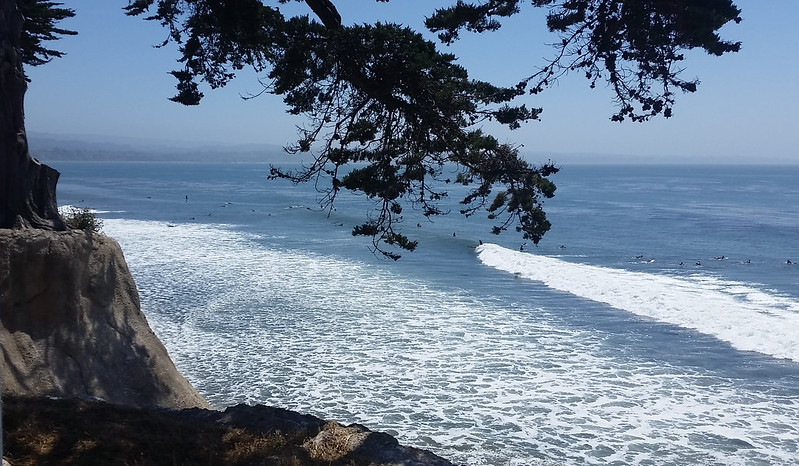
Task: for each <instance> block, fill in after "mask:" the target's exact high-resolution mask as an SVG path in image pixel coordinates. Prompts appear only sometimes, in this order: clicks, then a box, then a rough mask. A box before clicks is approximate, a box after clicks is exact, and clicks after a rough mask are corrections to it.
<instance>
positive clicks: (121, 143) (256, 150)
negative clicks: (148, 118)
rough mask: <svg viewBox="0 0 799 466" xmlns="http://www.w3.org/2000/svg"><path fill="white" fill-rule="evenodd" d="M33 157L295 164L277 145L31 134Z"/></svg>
mask: <svg viewBox="0 0 799 466" xmlns="http://www.w3.org/2000/svg"><path fill="white" fill-rule="evenodd" d="M28 144H29V146H30V151H31V154H32V155H33V156H34V157H36V158H37V159H39V160H41V161H42V162H48V161H104V162H105V161H109V162H113V161H116V162H250V163H256V162H296V161H297V160H298V159H297V158H296V157H293V156H291V155H289V154H286V152H285V151H284V150H283V148H282V147H281V146H279V145H276V144H262V145H256V144H239V145H229V146H226V145H221V144H204V145H203V144H197V145H192V144H190V143H187V144H178V143H170V142H158V141H146V140H141V141H139V140H135V139H124V138H116V139H115V138H102V137H92V136H75V137H72V136H61V135H49V134H35V133H34V134H28Z"/></svg>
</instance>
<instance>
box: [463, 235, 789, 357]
mask: <svg viewBox="0 0 799 466" xmlns="http://www.w3.org/2000/svg"><path fill="white" fill-rule="evenodd" d="M477 252H478V255H479V257H480V260H481V261H482V262H483V263H484V264H486V265H488V266H491V267H495V268H497V269H499V270H503V271H506V272H509V273H513V274H515V275H516V276H518V277H521V278H525V279H529V280H535V281H539V282H542V283H544V284H546V285H547V286H548V287H550V288H552V289H555V290H560V291H565V292H568V293H572V294H574V295H576V296H580V297H583V298H586V299H590V300H593V301H597V302H601V303H606V304H609V305H610V306H613V307H615V308H618V309H623V310H625V311H628V312H632V313H634V314H637V315H640V316H644V317H650V318H652V319H656V320H658V321H660V322H667V323H670V324H674V325H679V326H681V327H686V328H691V329H695V330H697V331H699V332H702V333H706V334H708V335H712V336H715V337H717V338H719V339H721V340H724V341H726V342H728V343H730V344H731V345H732V346H734V347H735V348H737V349H740V350H742V351H757V352H760V353H764V354H768V355H770V356H775V357H778V358H786V359H791V360H793V361H796V362H799V301H797V300H796V299H793V298H789V297H785V296H780V295H778V294H774V293H769V292H766V291H763V290H760V289H757V288H753V287H752V286H749V285H747V284H745V283H738V282H733V281H725V280H719V279H717V278H714V277H709V276H704V275H700V274H694V275H691V276H688V277H670V276H665V275H657V274H651V273H642V272H632V271H628V270H624V269H613V268H608V267H597V266H593V265H586V264H579V263H572V262H568V261H564V260H561V259H558V258H554V257H546V256H541V255H536V254H527V253H524V252H518V251H513V250H509V249H507V248H503V247H501V246H498V245H495V244H485V245H481V246H478V248H477Z"/></svg>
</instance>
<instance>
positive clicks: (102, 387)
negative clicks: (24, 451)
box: [0, 229, 209, 409]
mask: <svg viewBox="0 0 799 466" xmlns="http://www.w3.org/2000/svg"><path fill="white" fill-rule="evenodd" d="M0 320H1V321H2V328H1V329H0V344H1V345H2V352H3V360H2V388H3V394H4V395H5V394H9V395H16V396H27V397H35V396H55V397H65V398H83V397H91V398H100V399H102V400H105V401H108V402H111V403H115V404H123V405H130V406H138V407H144V406H161V407H167V408H174V409H179V408H190V407H200V408H208V407H209V405H208V403H207V402H206V401H205V400H204V399H203V398H202V397H201V396H200V395H199V394H198V393H197V391H196V390H195V389H194V388H193V387H192V386H191V385H190V384H189V383H188V381H186V379H185V378H184V377H183V376H182V375H181V374H180V373H179V372H178V371H177V369H176V368H175V366H174V364H173V363H172V361H171V360H170V359H169V356H168V354H167V352H166V349H165V348H164V346H163V344H162V343H161V342H160V341H159V340H158V338H157V337H156V336H155V334H154V333H153V332H152V330H151V329H150V327H149V325H148V324H147V320H146V318H145V317H144V314H142V312H141V310H140V307H139V296H138V292H137V291H136V285H135V283H134V281H133V277H132V276H131V275H130V272H129V271H128V267H127V264H126V263H125V259H124V257H123V255H122V251H121V249H120V247H119V245H118V244H117V243H116V241H114V240H113V239H111V238H108V237H105V236H102V235H98V234H92V233H88V232H83V231H66V232H51V231H42V230H31V229H23V230H0Z"/></svg>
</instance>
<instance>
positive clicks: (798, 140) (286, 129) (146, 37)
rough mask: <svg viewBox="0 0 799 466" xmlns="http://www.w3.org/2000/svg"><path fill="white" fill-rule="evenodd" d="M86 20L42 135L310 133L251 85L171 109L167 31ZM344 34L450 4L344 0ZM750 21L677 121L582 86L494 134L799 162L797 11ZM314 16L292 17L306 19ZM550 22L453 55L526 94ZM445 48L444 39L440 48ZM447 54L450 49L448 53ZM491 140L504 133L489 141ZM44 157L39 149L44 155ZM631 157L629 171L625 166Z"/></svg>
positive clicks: (697, 70) (685, 100)
mask: <svg viewBox="0 0 799 466" xmlns="http://www.w3.org/2000/svg"><path fill="white" fill-rule="evenodd" d="M66 3H67V5H68V6H70V7H72V8H74V9H75V10H76V13H77V15H76V17H75V18H72V19H70V20H67V21H65V22H64V26H66V27H68V28H72V29H75V30H77V31H78V32H79V35H78V36H74V37H67V38H64V39H62V40H60V41H58V42H57V43H52V45H53V46H54V47H55V48H57V49H59V50H62V51H65V52H67V55H66V56H65V57H64V58H62V59H59V60H55V61H53V62H52V63H49V64H47V65H44V66H41V67H37V68H29V69H28V70H27V72H28V75H29V77H30V78H31V83H30V86H29V89H28V94H27V98H26V119H27V120H26V122H27V123H26V124H27V128H28V131H29V132H30V133H34V134H35V133H40V134H41V133H47V134H56V135H75V136H79V137H84V136H103V137H106V138H108V139H116V138H121V139H127V138H137V139H146V140H158V141H174V142H182V143H186V142H197V143H221V144H230V143H236V144H238V143H270V144H280V145H283V144H286V143H288V142H290V141H291V140H292V138H293V136H294V134H295V130H294V128H295V125H297V124H300V123H301V122H302V120H301V119H300V118H298V117H292V116H290V115H288V114H286V113H285V111H284V106H283V103H282V101H281V100H280V98H278V97H275V96H264V97H260V98H258V99H255V100H250V101H244V100H242V99H241V98H240V97H239V96H240V95H241V94H247V93H253V92H257V91H258V90H259V84H258V81H257V75H255V74H253V73H245V74H243V75H241V76H239V77H238V78H237V79H236V80H234V81H233V82H232V83H231V84H229V85H228V86H227V87H226V88H224V89H220V90H214V91H211V90H207V91H206V92H205V94H206V97H205V99H204V100H203V102H202V104H201V105H200V106H198V107H184V106H182V105H179V104H175V103H172V102H169V101H168V100H167V99H168V98H169V97H171V96H172V95H174V93H175V89H174V84H175V79H174V78H173V77H172V76H171V75H168V74H167V72H168V71H170V70H172V69H175V68H176V67H177V63H176V62H175V59H176V57H177V53H176V52H175V50H174V48H162V49H158V48H154V47H153V45H154V44H157V43H159V42H161V41H162V40H163V39H164V38H165V37H166V34H165V30H163V29H162V28H161V27H160V26H159V25H157V24H154V23H152V22H145V21H143V20H141V19H140V18H129V17H126V16H124V14H123V13H122V10H121V8H122V6H124V5H126V4H127V2H126V1H125V0H120V1H118V2H114V1H103V2H98V1H96V0H75V1H71V2H66ZM335 3H336V4H337V6H338V7H339V10H340V12H341V14H342V17H343V19H344V22H345V23H350V24H351V23H362V22H374V21H376V20H382V21H392V22H398V23H402V24H407V25H409V26H411V27H414V28H415V29H417V30H421V29H422V21H423V18H424V15H425V14H429V13H430V12H432V11H433V9H434V7H435V6H436V5H448V4H452V3H454V0H450V1H432V0H392V1H391V2H389V3H388V4H386V3H377V2H375V1H374V0H337V1H336V2H335ZM736 3H737V5H738V6H739V7H740V8H741V9H742V10H743V13H742V15H741V16H742V17H743V22H742V23H741V24H738V25H736V24H731V25H729V26H727V27H725V29H724V30H723V31H722V32H723V34H722V35H723V37H724V38H726V39H728V40H740V41H742V42H743V50H742V51H741V52H740V53H737V54H729V55H725V56H724V57H721V58H715V57H709V56H706V55H703V54H699V53H696V54H692V55H690V56H689V59H688V60H687V61H686V62H685V67H686V71H685V72H684V73H685V75H686V76H687V77H689V78H693V77H698V78H699V79H700V80H701V82H702V83H701V85H700V86H699V91H698V92H696V93H694V94H688V95H681V96H678V101H677V105H676V106H675V112H674V117H672V118H670V119H668V120H664V119H662V118H661V119H657V120H653V121H650V122H648V123H643V124H638V123H631V122H625V123H623V124H619V123H613V122H611V121H610V120H609V117H610V116H611V115H612V114H613V113H614V111H615V107H613V105H612V102H611V95H610V93H609V91H608V90H607V89H603V88H598V89H595V90H591V89H589V88H588V82H587V81H586V80H585V79H584V78H582V77H581V76H579V75H577V74H575V75H573V76H569V77H567V78H565V79H562V80H561V82H559V83H558V85H557V86H556V87H553V88H551V89H549V90H547V91H546V92H545V93H544V95H539V96H530V97H529V98H527V103H528V105H530V106H534V107H543V108H544V113H543V114H542V121H540V122H531V123H528V124H527V125H525V126H523V127H522V128H521V129H519V130H516V131H505V130H502V131H499V132H494V134H496V135H497V136H498V137H499V138H500V139H501V140H503V141H507V142H513V143H519V144H523V145H524V149H523V151H525V152H528V153H531V154H533V158H534V159H536V158H538V159H544V160H545V159H547V158H552V159H553V160H555V161H556V162H565V161H577V160H579V161H597V162H599V161H607V160H631V159H632V160H638V161H642V162H643V161H656V162H661V161H697V160H706V161H713V162H716V161H730V162H738V163H740V162H748V163H760V162H769V163H774V162H779V163H799V40H798V38H799V33H797V27H796V25H795V23H796V21H797V18H799V1H797V0H738V1H737V2H736ZM305 8H307V7H306V6H305V5H304V4H302V3H297V4H296V5H293V6H281V10H282V11H283V12H284V14H285V13H287V12H289V11H305V10H304V9H305ZM543 13H544V11H543V10H540V9H535V8H532V7H529V6H527V7H526V8H525V10H524V11H523V12H522V14H520V15H517V16H516V17H514V18H513V19H512V20H510V21H508V22H507V23H506V25H505V26H504V27H503V28H502V29H501V30H500V31H499V32H495V33H484V34H480V35H471V34H468V33H467V34H464V35H463V37H464V40H461V41H460V42H459V43H458V44H456V45H455V46H453V47H450V48H449V49H450V51H452V52H453V53H455V54H456V55H457V56H458V58H459V62H460V63H461V64H463V65H464V66H466V67H467V69H469V71H470V74H471V76H472V77H474V78H478V79H485V80H489V81H492V82H495V83H498V84H510V83H515V82H517V81H518V80H519V78H522V77H524V76H527V75H529V74H531V73H532V71H533V70H534V69H535V67H536V66H538V65H540V64H541V63H543V59H544V58H546V57H549V56H551V53H552V51H551V49H550V48H547V47H546V46H545V44H546V43H549V42H552V41H553V40H554V39H555V37H554V36H553V35H550V34H549V33H548V32H547V31H546V28H545V25H544V19H543ZM430 37H431V38H432V37H433V36H432V35H430ZM442 47H444V46H442ZM489 129H492V128H489ZM33 149H35V147H34V148H33ZM619 156H620V157H621V158H619Z"/></svg>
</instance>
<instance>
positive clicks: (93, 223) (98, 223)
mask: <svg viewBox="0 0 799 466" xmlns="http://www.w3.org/2000/svg"><path fill="white" fill-rule="evenodd" d="M61 216H62V217H63V218H64V221H65V222H66V223H67V226H68V227H70V228H72V229H73V230H86V231H93V232H95V233H99V232H100V230H101V229H102V228H103V221H102V220H101V219H99V218H97V216H96V215H95V214H94V212H92V210H91V209H89V208H88V207H72V206H70V207H67V208H66V209H63V210H62V211H61Z"/></svg>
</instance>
